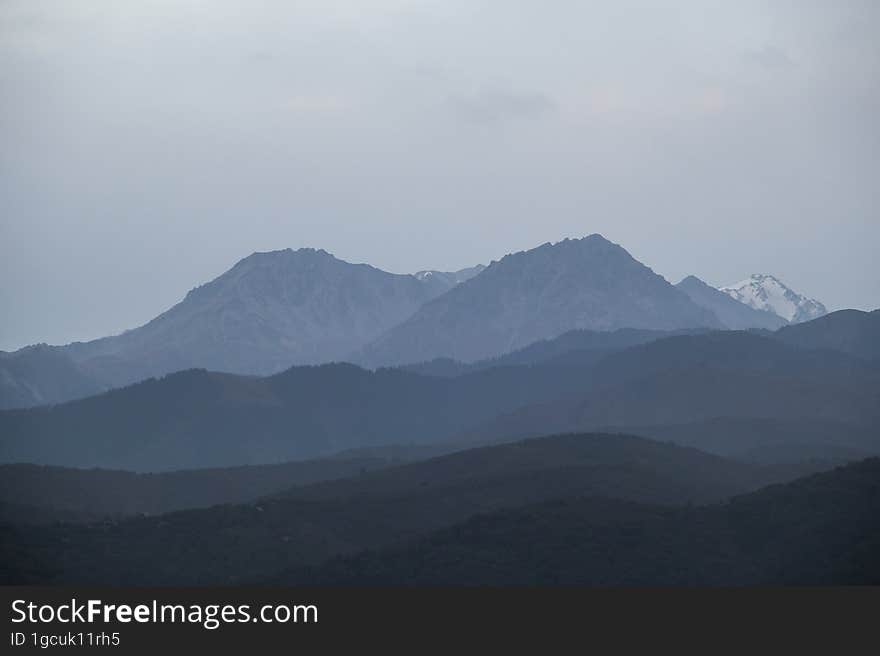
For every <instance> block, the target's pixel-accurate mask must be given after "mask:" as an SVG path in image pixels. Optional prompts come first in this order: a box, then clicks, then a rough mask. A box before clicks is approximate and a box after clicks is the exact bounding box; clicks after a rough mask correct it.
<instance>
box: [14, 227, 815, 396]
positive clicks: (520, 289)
mask: <svg viewBox="0 0 880 656" xmlns="http://www.w3.org/2000/svg"><path fill="white" fill-rule="evenodd" d="M762 280H770V279H769V278H766V277H765V279H762ZM772 280H775V279H772ZM756 284H757V283H756ZM773 289H775V287H774V288H773ZM755 294H756V295H757V292H755ZM786 294H787V295H788V296H790V295H793V294H794V293H793V292H790V290H788V291H786V292H785V294H783V297H784V298H788V296H786ZM756 297H757V296H756ZM773 298H776V297H775V296H774V297H773ZM798 298H800V297H798ZM765 305H766V307H762V308H759V309H754V308H752V307H750V306H749V305H747V304H746V303H745V302H739V301H737V300H734V299H733V298H732V297H731V296H729V295H727V294H725V293H722V292H719V291H717V290H714V289H712V288H710V287H709V286H708V285H706V284H705V283H702V282H701V281H699V280H698V279H696V278H694V277H690V278H687V279H685V280H684V281H682V282H681V283H679V285H677V286H672V285H670V284H669V283H668V282H667V281H666V280H664V279H663V278H662V277H661V276H659V275H657V274H655V273H654V272H653V271H651V270H650V269H649V268H648V267H646V266H644V265H643V264H641V263H640V262H638V261H636V260H635V259H634V258H633V257H632V256H631V255H630V254H629V253H627V252H626V251H625V250H624V249H623V248H622V247H620V246H618V245H616V244H613V243H611V242H609V241H608V240H606V239H604V238H603V237H601V236H600V235H590V236H588V237H585V238H583V239H574V240H572V239H568V240H564V241H561V242H558V243H556V244H550V243H547V244H544V245H543V246H539V247H538V248H534V249H532V250H529V251H523V252H520V253H514V254H511V255H507V256H505V257H504V258H502V259H501V260H499V261H497V262H492V263H491V264H490V265H489V266H487V267H484V266H482V265H477V266H474V267H470V268H467V269H462V270H459V271H454V272H443V271H420V272H418V273H416V274H413V275H399V274H391V273H387V272H384V271H381V270H379V269H376V268H375V267H371V266H369V265H366V264H350V263H348V262H344V261H342V260H339V259H337V258H335V257H333V256H332V255H330V254H329V253H327V252H325V251H323V250H315V249H311V248H302V249H299V250H296V251H294V250H290V249H287V250H282V251H273V252H268V253H254V254H253V255H250V256H249V257H246V258H244V259H243V260H241V261H240V262H238V263H237V264H236V265H235V266H233V267H232V268H231V269H230V270H229V271H227V272H226V273H224V274H222V275H221V276H219V277H218V278H216V279H215V280H212V281H211V282H209V283H207V284H205V285H202V286H200V287H197V288H195V289H193V290H192V291H190V292H189V293H188V294H187V295H186V297H185V298H184V299H183V300H182V301H181V302H180V303H178V304H177V305H175V306H174V307H172V308H171V309H169V310H168V311H167V312H164V313H163V314H161V315H159V316H158V317H156V318H155V319H153V320H152V321H150V322H148V323H147V324H145V325H143V326H141V327H139V328H135V329H133V330H129V331H126V332H124V333H122V334H120V335H116V336H112V337H106V338H102V339H97V340H93V341H90V342H76V343H73V344H69V345H66V346H48V345H35V346H31V347H26V348H23V349H20V350H19V351H16V352H13V353H3V352H0V408H22V407H30V406H36V405H45V404H54V403H62V402H65V401H68V400H72V399H77V398H83V397H87V396H91V395H94V394H97V393H99V392H102V391H105V390H109V389H113V388H117V387H121V386H125V385H128V384H131V383H135V382H138V381H141V380H144V379H147V378H150V377H156V376H162V375H165V374H168V373H173V372H176V371H181V370H185V369H190V368H204V369H209V370H212V371H218V372H225V373H237V374H247V375H270V374H273V373H277V372H280V371H283V370H285V369H287V368H288V367H290V366H292V365H304V364H322V363H329V362H336V361H350V362H355V363H357V364H361V365H364V366H369V367H375V366H388V365H402V364H412V363H417V362H423V361H429V360H434V359H437V358H450V359H455V360H458V361H462V362H474V361H476V360H483V359H486V358H492V357H497V356H501V355H504V354H506V353H508V352H510V351H514V350H518V349H521V348H524V347H526V346H528V345H530V344H532V343H534V342H537V341H540V340H548V339H554V338H556V337H558V336H559V335H561V334H563V333H565V332H569V331H572V330H592V331H613V330H616V329H641V330H654V331H669V330H681V329H685V330H687V329H691V330H693V329H707V328H714V329H718V328H726V329H742V328H762V329H771V330H772V329H776V328H778V327H780V326H781V325H785V324H787V323H788V321H786V320H784V319H782V318H780V317H778V316H777V315H775V314H773V312H772V310H773V307H770V306H769V305H767V304H765ZM804 307H805V308H806V306H804ZM810 307H812V306H810ZM782 310H783V311H786V312H787V311H788V310H789V308H787V306H786V307H783V308H782ZM804 312H807V309H803V312H801V314H803V313H804ZM814 313H815V312H814ZM797 316H798V317H799V316H800V315H797Z"/></svg>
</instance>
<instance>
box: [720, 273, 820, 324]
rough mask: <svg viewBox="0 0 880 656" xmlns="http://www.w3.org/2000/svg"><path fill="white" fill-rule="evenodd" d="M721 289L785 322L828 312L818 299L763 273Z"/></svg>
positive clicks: (796, 321) (808, 319) (810, 317)
mask: <svg viewBox="0 0 880 656" xmlns="http://www.w3.org/2000/svg"><path fill="white" fill-rule="evenodd" d="M721 291H722V292H724V293H725V294H727V295H729V296H730V297H731V298H733V299H735V300H737V301H739V302H740V303H744V304H745V305H748V306H749V307H751V308H754V309H756V310H766V311H768V312H773V313H774V314H776V315H778V316H780V317H782V318H783V319H785V320H786V321H787V322H789V323H800V322H801V321H810V320H811V319H817V318H819V317H821V316H822V315H824V314H827V313H828V310H826V309H825V306H824V305H822V304H821V303H820V302H819V301H817V300H815V299H812V298H807V297H806V296H803V295H802V294H798V293H797V292H795V291H794V290H792V289H791V288H789V287H787V286H786V285H785V284H784V283H783V282H782V281H781V280H779V279H778V278H775V277H773V276H770V275H767V274H761V273H755V274H752V275H751V276H750V277H749V278H747V279H746V280H742V281H740V282H738V283H736V284H734V285H728V286H727V287H722V288H721Z"/></svg>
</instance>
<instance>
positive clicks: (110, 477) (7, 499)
mask: <svg viewBox="0 0 880 656" xmlns="http://www.w3.org/2000/svg"><path fill="white" fill-rule="evenodd" d="M420 457H423V456H421V455H420V453H419V450H417V449H413V450H411V451H408V450H407V449H404V448H403V447H401V448H398V449H397V450H396V451H395V453H394V454H393V455H390V454H387V455H386V454H382V453H376V454H371V453H364V454H362V455H359V454H354V453H345V454H340V455H339V456H337V457H330V458H323V459H321V460H305V461H300V462H288V463H282V464H278V465H251V466H242V467H229V468H226V469H192V470H181V471H172V472H165V473H158V474H138V473H134V472H130V471H120V470H110V469H72V468H67V467H49V466H44V465H27V464H18V465H0V504H18V505H24V506H28V507H31V508H40V509H45V510H47V511H55V512H71V513H83V514H85V515H87V516H89V517H101V516H104V515H110V516H117V515H134V514H139V513H147V514H156V513H165V512H171V511H173V510H181V509H184V508H199V507H205V506H213V505H216V504H220V503H243V502H246V501H250V500H252V499H256V498H258V497H263V496H266V495H269V494H273V493H276V492H280V491H282V490H286V489H288V488H290V487H291V486H293V485H307V484H310V483H314V482H317V481H323V480H333V479H338V478H345V477H348V476H357V475H362V474H365V473H366V472H368V471H373V470H376V469H380V468H383V467H389V466H391V465H400V464H403V463H405V462H407V461H408V460H416V459H418V458H420ZM424 457H427V456H424Z"/></svg>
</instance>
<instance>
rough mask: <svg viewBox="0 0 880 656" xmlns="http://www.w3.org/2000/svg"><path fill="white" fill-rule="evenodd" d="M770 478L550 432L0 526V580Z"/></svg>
mask: <svg viewBox="0 0 880 656" xmlns="http://www.w3.org/2000/svg"><path fill="white" fill-rule="evenodd" d="M773 480H780V475H779V474H778V473H774V472H773V471H772V470H767V469H765V468H759V467H755V466H752V465H747V464H743V463H737V462H733V461H729V460H725V459H723V458H718V457H716V456H710V455H707V454H704V453H701V452H699V451H696V450H694V449H684V448H681V447H676V446H672V445H666V444H660V443H657V442H652V441H650V440H644V439H640V438H634V437H622V436H619V435H614V436H609V435H580V436H577V435H570V436H559V437H553V438H546V439H540V440H530V441H526V442H522V443H518V444H506V445H500V446H495V447H489V448H481V449H474V450H471V451H464V452H460V453H456V454H452V455H449V456H443V457H441V458H436V459H433V460H429V461H426V462H422V463H416V464H413V465H404V466H401V467H396V468H390V469H386V470H384V471H378V472H371V473H367V474H365V475H363V476H357V477H353V478H349V479H342V480H339V481H336V482H327V483H323V484H316V485H313V486H306V487H300V488H294V489H292V490H290V491H288V492H287V493H285V494H282V495H276V496H273V497H270V498H265V499H262V500H260V501H258V502H255V503H252V504H247V505H237V506H218V507H214V508H207V509H201V510H192V511H186V512H178V513H172V514H166V515H161V516H158V517H148V518H141V519H130V520H125V521H120V522H117V523H112V524H106V523H105V524H102V525H100V529H99V530H96V528H95V527H94V526H76V525H60V526H55V527H25V526H19V527H16V528H13V527H10V526H7V527H2V526H0V563H2V565H0V580H3V582H12V581H10V580H9V579H10V578H12V577H13V576H17V577H18V578H17V579H12V580H13V581H14V580H18V581H30V582H43V583H46V582H55V583H58V582H80V583H107V584H117V583H118V584H205V583H209V584H217V583H235V582H242V581H256V580H268V579H270V578H272V577H273V576H275V575H277V573H278V572H280V571H282V570H285V569H289V568H295V567H301V566H303V565H308V564H317V563H320V562H321V561H323V560H326V559H327V558H329V557H331V556H333V555H334V554H340V553H352V552H356V551H359V550H361V549H364V548H377V547H380V546H383V545H391V544H394V543H396V542H400V541H401V540H407V539H412V538H416V537H418V536H420V535H422V534H424V533H425V532H427V531H432V530H436V529H439V528H442V527H444V526H450V525H452V524H455V523H456V522H460V521H463V520H465V519H467V518H468V517H471V516H473V515H475V514H477V513H483V512H490V511H493V510H498V509H502V508H509V507H515V506H519V505H525V504H530V503H535V502H538V501H542V500H546V499H552V498H557V497H568V496H584V495H590V496H596V495H600V496H605V497H613V498H619V499H626V500H631V501H639V502H647V503H660V504H687V503H702V502H709V501H713V500H718V499H720V498H724V497H727V496H730V495H732V494H737V493H740V492H744V491H747V490H750V489H755V488H756V487H758V486H760V485H763V484H765V483H767V482H768V481H773ZM157 553H169V554H173V555H174V557H173V558H157V557H156V554H157ZM254 554H259V558H255V557H254ZM4 568H5V569H4Z"/></svg>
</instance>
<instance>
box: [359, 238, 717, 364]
mask: <svg viewBox="0 0 880 656" xmlns="http://www.w3.org/2000/svg"><path fill="white" fill-rule="evenodd" d="M624 327H626V328H647V329H661V330H670V329H678V328H696V327H721V324H720V322H719V321H718V319H717V318H716V317H715V316H714V315H713V314H712V313H711V312H709V311H707V310H705V309H703V308H701V307H699V306H697V305H696V304H695V303H693V302H692V301H691V300H690V299H689V298H688V297H687V295H686V294H684V293H683V292H681V291H679V290H677V289H675V288H674V287H673V286H672V285H670V284H669V283H668V282H667V281H666V280H665V279H663V278H662V277H661V276H659V275H657V274H656V273H654V272H653V271H652V270H651V269H649V268H648V267H647V266H645V265H644V264H642V263H640V262H638V261H637V260H636V259H634V258H633V257H632V256H631V255H630V254H629V253H628V252H627V251H626V250H625V249H623V248H622V247H621V246H619V245H617V244H614V243H612V242H610V241H608V240H607V239H605V238H604V237H602V236H601V235H598V234H593V235H589V236H587V237H584V238H582V239H565V240H562V241H559V242H556V243H550V242H547V243H545V244H542V245H540V246H538V247H536V248H533V249H531V250H527V251H520V252H517V253H511V254H509V255H505V256H504V257H503V258H501V259H500V260H497V261H493V262H492V263H491V264H490V265H489V266H488V267H486V269H485V270H484V271H483V272H482V273H480V275H478V276H475V277H474V278H472V279H470V280H468V281H466V282H464V283H461V284H460V285H457V286H455V287H454V288H452V289H451V290H450V291H449V292H447V293H446V294H444V295H442V296H440V297H438V298H436V299H434V300H433V301H431V302H429V303H427V304H426V305H424V306H423V307H422V308H421V309H420V310H419V311H418V312H416V314H414V315H413V316H412V317H411V318H410V319H408V320H407V321H406V322H404V323H403V324H401V325H399V326H397V327H395V328H393V329H391V330H390V331H389V332H388V333H386V334H385V335H383V336H382V337H380V338H379V340H377V341H376V342H374V343H373V344H372V345H370V346H369V347H367V349H365V351H363V352H362V353H361V354H359V356H358V359H359V360H360V361H362V362H364V363H367V364H371V365H376V364H402V363H408V362H419V361H427V360H432V359H434V358H437V357H451V358H455V359H458V360H463V361H473V360H477V359H482V358H486V357H493V356H495V355H499V354H501V353H504V352H507V351H510V350H514V349H517V348H521V347H523V346H526V345H527V344H530V343H532V342H534V341H537V340H539V339H548V338H553V337H556V336H558V335H560V334H562V333H564V332H567V331H569V330H575V329H590V330H614V329H616V328H624Z"/></svg>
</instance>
